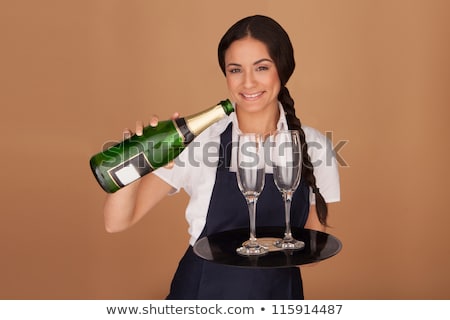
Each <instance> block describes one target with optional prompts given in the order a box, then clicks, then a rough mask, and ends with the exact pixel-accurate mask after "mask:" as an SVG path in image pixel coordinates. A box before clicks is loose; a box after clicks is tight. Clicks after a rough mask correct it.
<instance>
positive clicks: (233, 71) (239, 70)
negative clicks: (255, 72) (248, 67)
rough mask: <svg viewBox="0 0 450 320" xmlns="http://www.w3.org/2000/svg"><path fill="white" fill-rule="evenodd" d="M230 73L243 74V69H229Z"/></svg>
mask: <svg viewBox="0 0 450 320" xmlns="http://www.w3.org/2000/svg"><path fill="white" fill-rule="evenodd" d="M228 72H229V73H239V72H241V69H238V68H233V69H229V70H228Z"/></svg>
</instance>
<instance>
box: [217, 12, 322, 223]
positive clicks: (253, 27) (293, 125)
mask: <svg viewBox="0 0 450 320" xmlns="http://www.w3.org/2000/svg"><path fill="white" fill-rule="evenodd" d="M246 37H251V38H254V39H256V40H259V41H261V42H263V43H264V44H265V45H266V46H267V49H268V51H269V54H270V57H271V58H272V59H273V61H274V63H275V65H276V67H277V71H278V77H279V78H280V82H281V89H280V92H279V94H278V100H279V101H280V102H281V104H282V105H283V108H284V112H285V114H286V120H287V123H288V127H289V129H291V130H298V131H299V133H300V140H301V143H302V149H303V166H302V177H303V178H304V179H305V180H306V181H307V183H308V185H309V186H310V187H311V189H312V192H313V193H314V194H315V198H316V209H317V214H318V217H319V221H320V223H322V224H323V225H327V215H328V209H327V204H326V202H325V199H324V198H323V196H322V195H321V194H320V192H319V188H317V185H316V178H315V176H314V168H313V165H312V164H311V159H310V157H309V154H308V152H307V148H308V146H307V144H306V141H305V133H304V131H303V129H302V125H301V122H300V119H299V118H297V116H296V115H295V108H294V100H293V99H292V97H291V95H290V94H289V90H288V89H287V88H286V83H287V82H288V80H289V78H290V77H291V75H292V73H293V72H294V69H295V59H294V49H293V47H292V43H291V40H290V39H289V36H288V34H287V33H286V31H285V30H284V29H283V27H282V26H281V25H280V24H279V23H278V22H276V21H275V20H273V19H272V18H269V17H266V16H261V15H255V16H250V17H246V18H244V19H242V20H239V21H238V22H236V23H235V24H234V25H233V26H231V28H230V29H228V31H227V32H226V33H225V34H224V36H223V37H222V39H221V40H220V43H219V47H218V58H219V65H220V68H221V69H222V72H223V73H224V74H225V75H226V72H225V52H226V50H227V49H228V48H229V47H230V45H231V44H232V43H233V42H234V41H236V40H240V39H243V38H246Z"/></svg>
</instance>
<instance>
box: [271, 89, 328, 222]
mask: <svg viewBox="0 0 450 320" xmlns="http://www.w3.org/2000/svg"><path fill="white" fill-rule="evenodd" d="M278 100H279V101H280V102H281V104H282V105H283V108H284V112H285V114H286V120H287V123H288V127H289V129H291V130H298V132H299V135H300V142H301V145H302V157H303V159H302V162H303V163H302V177H303V178H305V179H306V181H307V182H308V185H309V186H310V187H311V189H312V191H313V193H314V195H315V198H316V209H317V215H318V218H319V221H320V223H321V224H322V225H325V226H326V225H327V216H328V208H327V204H326V202H325V199H324V198H323V196H322V194H321V193H320V191H319V188H317V185H316V178H315V176H314V168H313V165H312V163H311V159H310V157H309V154H308V145H307V143H306V139H305V132H304V131H303V129H302V124H301V122H300V119H299V118H297V116H296V115H295V108H294V100H293V99H292V97H291V95H290V93H289V90H288V89H287V88H286V87H285V86H283V87H282V88H281V90H280V93H279V94H278Z"/></svg>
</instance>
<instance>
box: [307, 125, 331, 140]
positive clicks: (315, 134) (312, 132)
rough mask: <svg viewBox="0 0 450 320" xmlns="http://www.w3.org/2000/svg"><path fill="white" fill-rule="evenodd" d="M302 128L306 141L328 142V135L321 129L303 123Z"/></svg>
mask: <svg viewBox="0 0 450 320" xmlns="http://www.w3.org/2000/svg"><path fill="white" fill-rule="evenodd" d="M302 129H303V132H304V133H305V140H306V142H324V143H326V142H327V137H326V136H325V134H323V133H322V132H321V131H320V130H318V129H316V128H313V127H310V126H305V125H302Z"/></svg>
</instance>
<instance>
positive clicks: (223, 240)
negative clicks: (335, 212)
mask: <svg viewBox="0 0 450 320" xmlns="http://www.w3.org/2000/svg"><path fill="white" fill-rule="evenodd" d="M256 233H257V234H256V236H257V238H258V241H261V242H265V243H266V244H268V243H271V242H272V240H273V238H280V237H282V236H283V234H284V228H282V227H258V228H257V230H256ZM292 235H293V237H294V238H296V239H297V240H301V241H303V242H304V243H305V246H304V247H303V248H302V249H300V250H281V249H278V248H276V247H273V246H269V252H268V253H267V254H265V255H261V256H241V255H239V254H237V253H236V248H238V247H240V246H241V245H242V243H243V242H245V241H247V240H248V237H249V230H248V228H243V229H236V230H230V231H224V232H220V233H216V234H213V235H209V236H207V237H203V238H201V239H199V240H197V242H196V243H195V245H194V252H195V254H197V255H198V256H199V257H201V258H203V259H205V260H208V261H211V262H215V263H220V264H226V265H233V266H238V267H257V268H287V267H293V266H298V265H302V264H308V263H314V262H318V261H322V260H325V259H328V258H331V257H332V256H334V255H336V254H337V253H338V252H339V251H340V250H341V248H342V243H341V242H340V241H339V239H337V238H336V237H334V236H332V235H330V234H328V233H324V232H320V231H315V230H310V229H301V228H292Z"/></svg>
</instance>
